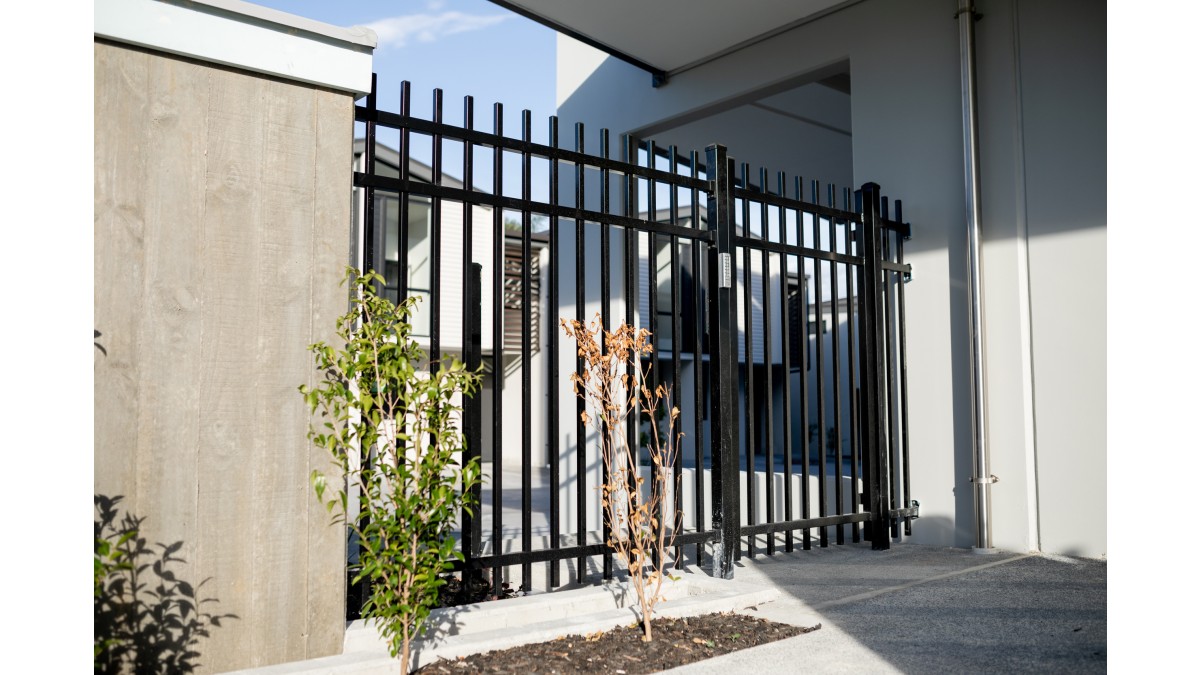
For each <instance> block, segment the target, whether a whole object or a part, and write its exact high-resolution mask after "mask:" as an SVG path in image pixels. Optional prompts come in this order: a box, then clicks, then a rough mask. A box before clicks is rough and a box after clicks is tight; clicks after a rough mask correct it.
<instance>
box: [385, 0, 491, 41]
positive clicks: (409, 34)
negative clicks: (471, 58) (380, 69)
mask: <svg viewBox="0 0 1200 675" xmlns="http://www.w3.org/2000/svg"><path fill="white" fill-rule="evenodd" d="M439 6H440V5H439V4H438V3H436V2H434V3H430V9H434V10H436V9H437V8H438V7H439ZM511 16H512V15H511V14H497V15H484V14H464V13H462V12H441V13H438V14H406V15H404V16H394V17H391V18H387V19H380V20H378V21H374V22H372V23H369V24H367V28H370V29H371V30H373V31H375V34H376V35H378V36H379V46H380V47H404V46H407V45H408V44H409V43H411V42H414V41H415V42H433V41H435V40H437V39H438V38H441V37H444V36H446V35H453V34H455V33H465V32H467V31H473V30H479V29H481V28H487V27H488V26H493V25H495V24H497V23H500V22H501V21H504V20H505V19H508V18H510V17H511Z"/></svg>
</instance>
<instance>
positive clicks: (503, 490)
mask: <svg viewBox="0 0 1200 675" xmlns="http://www.w3.org/2000/svg"><path fill="white" fill-rule="evenodd" d="M400 94H401V95H400V108H399V111H398V112H395V113H393V112H386V111H383V110H379V109H378V107H377V104H376V102H377V98H376V95H375V93H374V92H372V94H371V95H370V96H368V97H367V99H366V104H365V105H362V106H358V107H357V108H356V112H355V117H356V120H357V121H358V122H360V123H362V125H363V128H364V131H365V139H364V140H363V141H362V143H361V153H360V155H359V159H358V160H357V162H356V170H355V172H354V186H355V188H356V195H357V198H356V205H357V208H358V210H357V213H358V219H359V223H360V228H361V230H362V232H361V234H362V241H363V247H362V259H361V264H362V266H363V267H364V268H370V269H376V270H378V271H382V272H384V276H385V280H386V281H385V287H386V289H387V291H388V292H389V293H393V294H394V295H395V296H396V297H408V296H410V295H418V296H420V297H422V299H423V300H424V302H422V303H421V305H419V308H420V309H419V316H415V317H414V334H416V335H417V336H418V337H419V339H421V340H422V341H423V342H424V344H425V347H426V350H427V352H428V354H429V357H430V359H431V360H437V359H440V358H442V357H444V356H449V355H454V356H458V357H460V358H462V359H463V360H464V361H465V362H466V364H467V365H468V367H471V368H479V367H482V370H483V372H484V378H485V379H484V388H483V392H481V394H479V395H477V396H475V397H473V398H470V399H467V400H464V401H463V408H464V411H463V416H462V424H463V428H464V432H465V436H466V448H467V449H466V454H467V457H468V458H470V457H477V458H479V459H480V460H482V462H483V466H484V475H485V484H484V485H483V486H482V487H476V488H474V489H475V490H476V495H475V496H476V498H477V501H478V503H479V504H480V508H479V509H477V510H475V511H473V512H464V513H463V515H462V519H461V522H460V526H461V527H460V532H459V534H460V536H461V542H460V546H461V550H462V552H463V554H464V557H465V561H464V562H462V563H461V564H460V565H459V566H458V568H457V569H458V570H459V571H461V572H463V573H464V574H471V575H474V574H484V573H488V574H490V582H491V585H492V588H493V592H498V591H499V589H500V588H501V587H502V586H503V585H504V584H505V583H508V582H509V581H511V580H516V579H519V582H520V585H521V587H522V588H523V589H524V590H526V591H530V590H533V589H534V587H535V586H536V587H546V588H553V587H556V586H559V585H561V584H564V583H568V582H585V581H587V580H588V579H590V578H593V575H594V576H595V577H600V578H604V579H608V578H611V577H612V575H613V574H614V566H613V558H612V556H613V552H612V550H610V548H609V547H608V545H607V543H606V542H607V541H608V537H609V534H610V532H609V528H610V527H611V524H610V523H608V522H606V519H605V518H604V517H603V516H602V515H601V510H600V506H599V494H598V491H597V487H598V486H599V485H600V484H601V483H603V482H606V481H607V479H608V475H609V473H608V472H609V470H610V468H611V467H608V466H604V463H603V462H602V461H600V457H599V452H598V450H597V449H596V447H595V445H596V442H597V439H596V438H595V434H594V432H593V431H590V430H589V429H587V428H586V427H585V425H584V422H583V419H582V416H581V413H583V412H585V408H584V404H583V402H582V401H581V400H580V399H578V398H577V397H575V396H574V394H573V391H572V390H571V386H570V383H569V380H568V377H567V376H568V375H569V374H570V373H571V372H582V369H583V367H584V364H583V363H582V360H581V358H579V357H578V356H577V355H576V353H575V345H574V343H573V342H568V340H567V338H566V337H565V336H564V335H563V332H562V330H561V329H560V328H559V326H558V323H559V319H560V318H565V319H568V320H569V319H578V320H581V321H587V320H590V319H591V318H592V317H593V316H599V318H600V321H601V323H602V324H603V325H604V326H605V327H606V328H608V329H612V328H614V327H615V326H616V324H619V323H621V322H625V323H628V324H630V325H635V326H638V327H641V328H645V329H647V330H649V331H650V333H651V335H652V340H653V343H654V346H655V350H654V352H653V354H652V355H651V356H649V357H648V358H649V361H650V366H651V367H650V377H651V382H650V384H651V386H655V385H658V384H663V385H666V386H668V387H669V390H670V392H671V402H672V405H675V406H678V407H679V408H680V410H681V411H682V412H681V417H680V424H681V425H682V426H681V429H680V430H681V431H682V432H683V434H684V435H683V442H682V447H681V452H680V453H678V454H677V455H676V457H675V462H674V464H673V465H672V466H663V467H657V466H655V465H654V463H652V462H650V461H648V454H647V449H646V444H647V436H646V435H645V434H646V433H648V432H653V427H652V426H649V425H642V424H631V425H629V437H628V439H627V441H628V442H629V443H630V445H631V446H632V447H633V448H634V449H635V450H636V451H637V452H638V454H639V456H640V457H641V458H642V462H641V463H642V465H643V466H642V469H641V470H642V471H643V472H644V475H645V477H646V479H647V480H649V481H653V479H654V478H655V475H656V472H658V471H665V472H669V473H670V478H671V480H670V483H671V484H672V486H673V489H672V490H671V491H670V494H669V497H668V499H667V501H666V502H665V503H664V504H663V506H662V509H663V512H662V513H660V514H659V516H660V517H659V522H660V523H662V526H663V527H666V528H669V529H670V530H672V531H674V532H675V533H676V535H677V536H676V539H675V540H674V544H675V546H674V548H673V550H672V551H671V552H670V554H671V561H669V564H674V565H681V564H685V563H687V562H690V563H692V564H704V563H706V562H707V561H708V560H709V559H710V558H711V563H712V565H713V566H714V573H715V574H718V575H720V576H722V577H731V576H732V571H733V562H734V561H735V560H736V559H737V558H738V557H739V556H741V555H749V556H754V555H757V554H758V553H760V552H765V553H767V554H772V553H774V552H776V550H778V549H782V550H786V551H791V550H793V549H794V547H795V546H796V544H797V540H798V542H799V544H800V546H801V547H803V548H805V549H808V548H811V546H812V545H813V544H814V543H816V544H817V545H819V546H828V545H829V544H830V543H831V542H833V543H836V544H842V543H844V542H846V541H851V542H858V541H861V540H863V539H864V538H866V539H867V540H869V541H871V542H872V545H873V546H874V547H876V548H886V547H887V546H888V545H889V542H890V540H891V539H892V538H893V537H895V536H899V529H898V528H900V527H901V526H903V528H904V534H910V533H911V520H912V519H913V518H915V517H916V516H917V510H916V507H915V502H914V501H913V500H912V499H911V495H910V491H909V476H908V428H907V389H906V376H907V371H906V360H905V342H904V330H903V325H904V281H905V280H906V279H907V278H909V277H910V275H911V268H910V266H909V265H908V264H907V263H905V262H904V256H903V242H904V240H905V239H907V238H908V236H909V234H910V232H909V227H908V225H907V224H905V223H904V222H903V220H902V217H901V208H900V207H901V204H900V202H899V201H898V200H897V201H896V202H895V208H894V212H893V211H890V210H889V205H888V201H887V199H886V198H883V197H881V196H880V195H879V190H878V186H876V185H874V184H867V185H865V186H863V187H862V189H860V190H856V191H853V192H851V191H850V190H848V189H842V190H838V189H837V188H835V187H834V186H832V185H826V186H822V185H820V184H819V183H817V182H816V181H807V182H806V181H804V180H803V179H801V178H800V177H793V178H791V179H789V178H788V177H786V176H785V175H783V174H782V173H780V174H775V175H774V176H770V175H768V173H767V171H766V170H765V169H763V170H760V171H759V172H758V173H757V174H752V173H751V171H750V167H749V166H747V165H742V166H741V167H740V170H737V169H738V167H737V166H736V165H735V163H734V161H733V160H732V159H731V158H730V157H729V156H728V154H727V152H726V150H725V148H724V147H722V146H711V147H709V148H708V149H707V150H706V151H705V153H704V154H703V155H700V154H699V153H697V152H694V151H693V152H689V153H683V152H680V151H679V150H678V149H677V148H675V147H669V148H660V147H658V146H657V145H656V144H655V143H654V142H653V141H641V140H639V139H636V138H633V137H631V136H624V137H622V138H621V139H620V141H621V142H620V144H619V149H620V153H621V157H620V158H619V159H614V158H612V157H610V145H611V139H610V138H609V133H608V131H607V130H600V131H599V133H598V134H597V136H596V141H597V146H596V149H597V151H595V152H589V151H588V140H587V139H588V135H587V134H586V133H585V130H584V128H583V125H576V126H575V128H574V129H573V133H572V134H571V136H572V138H571V139H570V142H569V143H564V142H563V139H561V138H560V132H559V125H558V120H557V118H553V117H552V118H550V120H549V122H548V126H547V133H546V138H547V142H545V143H537V142H534V141H533V130H532V123H531V115H530V113H529V112H528V111H524V112H523V113H522V115H521V118H520V119H521V124H520V126H521V128H520V130H519V132H518V134H517V136H518V137H512V136H510V135H507V134H506V132H505V130H504V128H503V122H504V111H503V108H502V106H501V105H500V104H495V106H494V107H493V110H492V124H491V127H492V128H491V130H490V131H482V130H479V129H477V128H476V121H475V112H474V103H473V100H472V99H471V98H470V97H467V98H466V99H465V100H464V101H463V122H462V124H461V125H452V124H448V123H446V122H445V121H444V111H443V101H442V95H441V92H440V90H435V92H434V95H433V112H432V115H431V117H432V119H421V118H418V117H415V116H413V115H412V114H411V90H410V85H409V84H408V83H407V82H405V83H403V84H402V86H401V92H400ZM384 135H386V136H387V138H388V141H387V142H384V141H382V140H381V139H380V137H381V136H384ZM389 143H394V144H395V149H392V148H390V147H388V144H389ZM564 145H569V147H564ZM417 155H420V160H418V158H417ZM447 159H451V160H453V166H454V171H452V172H451V171H447V169H446V164H447ZM457 172H461V177H452V174H453V173H457ZM806 189H807V192H808V199H807V200H805V199H804V197H805V190H806ZM535 192H536V193H537V194H536V196H535ZM510 483H511V484H510ZM353 562H354V561H353V555H352V556H351V564H353ZM654 563H655V564H656V565H664V564H668V561H661V560H655V561H654ZM535 565H537V566H538V572H537V574H538V575H542V576H541V577H536V578H541V579H544V583H543V582H541V581H536V578H535V569H534V566H535ZM564 568H565V569H564ZM564 572H565V574H564ZM360 590H361V589H352V594H356V593H358V592H359V591H360ZM356 609H357V608H352V609H351V610H350V611H351V614H352V615H353V612H354V611H355V610H356Z"/></svg>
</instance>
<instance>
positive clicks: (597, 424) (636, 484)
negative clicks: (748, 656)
mask: <svg viewBox="0 0 1200 675" xmlns="http://www.w3.org/2000/svg"><path fill="white" fill-rule="evenodd" d="M561 324H562V327H563V331H565V332H566V334H567V336H568V337H572V338H574V339H575V342H576V343H577V344H578V346H579V351H578V354H579V356H580V358H582V359H583V365H584V367H583V369H582V370H581V371H580V372H574V373H571V383H572V385H573V386H574V389H575V395H576V396H578V397H580V398H581V399H583V400H584V402H585V403H586V404H587V405H586V406H585V408H584V411H583V413H582V414H581V415H582V418H583V422H584V424H586V425H589V426H591V427H592V428H593V429H595V430H596V435H597V438H598V439H599V443H600V452H601V459H602V461H603V463H604V466H605V467H606V468H607V471H606V472H605V480H604V481H603V483H602V484H601V485H600V487H599V489H600V495H601V496H600V503H601V507H602V508H603V514H604V519H605V524H606V525H607V526H608V545H609V547H610V548H612V549H613V551H614V552H615V553H616V554H617V558H618V560H620V562H621V563H622V564H624V565H625V568H626V570H628V572H629V584H630V586H632V587H633V589H634V592H635V593H636V594H637V599H638V607H639V610H640V613H641V618H642V629H643V639H644V640H646V641H650V640H652V639H653V633H652V631H651V617H652V615H653V613H654V606H655V605H656V604H658V603H659V602H660V601H662V600H664V598H663V595H662V586H663V581H664V580H665V579H666V578H667V576H668V575H667V574H666V573H665V570H666V567H667V565H666V560H667V553H668V551H669V550H670V549H671V547H672V546H673V545H674V540H675V535H676V533H677V531H678V529H679V528H678V524H679V523H681V522H682V520H681V515H682V513H681V512H680V511H678V510H677V511H676V512H675V514H674V515H675V523H676V527H673V528H671V530H670V532H668V531H667V528H666V527H665V524H664V523H663V522H662V507H663V505H664V503H665V500H666V496H667V491H668V488H669V487H670V481H671V476H672V471H671V468H672V467H673V466H674V464H675V457H676V455H677V453H678V452H679V439H680V438H681V437H682V436H683V434H682V433H680V432H676V430H675V426H676V421H677V420H678V418H679V408H677V407H672V406H671V404H670V400H671V391H670V388H669V387H666V386H664V385H658V386H656V387H652V386H651V380H650V369H651V367H652V366H651V364H650V361H651V359H649V358H645V357H649V356H650V355H651V354H652V353H653V352H654V347H653V346H652V344H651V342H650V331H648V330H646V329H644V328H642V329H637V328H634V327H633V326H629V325H627V324H624V323H622V324H621V325H620V326H618V327H617V328H616V330H613V331H608V330H605V329H604V327H603V326H602V325H601V322H600V316H599V315H597V316H596V317H595V319H593V321H591V322H590V323H589V324H584V323H583V322H582V321H578V320H570V321H568V320H567V319H562V320H561ZM662 409H667V410H670V414H669V415H666V416H665V417H666V425H667V428H666V432H665V433H660V429H659V428H658V426H659V423H660V422H661V421H663V420H662V418H663V416H662V415H661V414H657V413H656V411H659V410H662ZM589 411H590V412H589ZM639 416H641V417H645V418H648V419H649V424H650V425H651V429H650V433H648V434H646V435H645V438H646V442H645V445H646V449H647V451H648V453H649V455H650V461H651V462H652V463H653V465H654V466H653V467H652V470H651V472H650V475H651V477H652V479H651V480H650V484H649V485H648V486H647V485H644V483H645V480H644V478H643V477H642V476H641V473H640V472H639V470H638V468H639V467H638V455H637V448H636V447H634V446H633V445H631V444H630V443H629V438H630V434H629V433H628V432H629V425H630V424H636V423H637V419H638V417H639ZM631 420H633V421H632V422H631ZM675 488H676V489H678V488H679V486H678V485H676V486H675Z"/></svg>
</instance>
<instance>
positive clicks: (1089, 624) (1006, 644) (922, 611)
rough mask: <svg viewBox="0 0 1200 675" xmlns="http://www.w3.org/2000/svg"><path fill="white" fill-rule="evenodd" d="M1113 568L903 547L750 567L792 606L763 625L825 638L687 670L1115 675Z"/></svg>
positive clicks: (790, 556)
mask: <svg viewBox="0 0 1200 675" xmlns="http://www.w3.org/2000/svg"><path fill="white" fill-rule="evenodd" d="M1107 578H1108V570H1107V562H1106V561H1104V560H1091V559H1082V558H1067V557H1061V556H1040V555H1031V556H1028V555H1018V554H1013V553H1001V554H997V555H990V556H989V555H979V554H975V553H973V552H971V551H970V550H969V549H955V548H936V547H927V546H919V545H915V544H897V545H894V546H893V548H892V549H890V550H887V551H872V550H870V545H869V544H846V545H845V546H840V547H839V546H832V545H831V546H830V547H829V548H826V549H820V548H814V550H811V551H799V550H798V551H796V552H794V553H780V554H776V555H775V556H772V557H770V558H767V557H765V556H760V557H756V558H755V559H753V560H750V559H748V558H743V559H742V561H741V563H739V566H738V568H737V569H736V571H735V579H737V580H739V581H747V582H752V583H761V584H769V585H774V586H776V587H778V588H779V589H780V590H781V591H783V594H784V597H782V598H781V599H780V600H777V601H775V602H773V603H769V604H766V605H762V606H761V607H760V608H759V609H758V610H757V611H756V612H752V614H754V615H755V616H761V617H762V618H766V619H771V620H775V621H784V622H788V623H794V624H797V625H804V624H809V625H811V624H814V623H816V622H820V623H821V624H822V630H819V631H816V632H814V633H811V634H808V635H803V636H799V637H796V638H791V639H788V640H783V641H781V642H778V643H774V644H770V645H764V646H762V647H758V648H755V649H752V650H748V651H746V652H740V653H739V654H735V655H731V656H729V657H720V658H717V659H713V660H711V661H708V662H704V663H699V664H696V665H695V666H687V667H684V668H681V669H678V670H679V671H680V672H713V673H723V674H727V673H732V672H754V671H757V670H760V669H770V668H773V667H778V665H779V664H780V663H788V664H790V665H789V668H793V669H795V670H796V671H797V672H799V671H804V672H816V673H826V672H852V671H853V672H906V673H928V672H947V673H950V672H953V673H968V672H1039V673H1043V672H1071V673H1087V672H1105V671H1106V670H1107V666H1108V646H1107V637H1108V635H1107V632H1108V614H1107V599H1108V592H1107V588H1108V582H1107Z"/></svg>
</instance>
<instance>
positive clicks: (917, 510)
mask: <svg viewBox="0 0 1200 675" xmlns="http://www.w3.org/2000/svg"><path fill="white" fill-rule="evenodd" d="M908 505H909V507H910V508H912V510H913V512H912V519H913V520H916V519H917V518H920V517H921V502H919V501H917V500H915V499H910V500H908Z"/></svg>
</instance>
